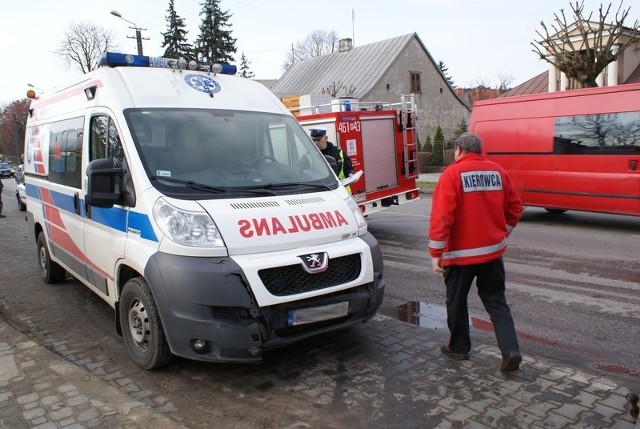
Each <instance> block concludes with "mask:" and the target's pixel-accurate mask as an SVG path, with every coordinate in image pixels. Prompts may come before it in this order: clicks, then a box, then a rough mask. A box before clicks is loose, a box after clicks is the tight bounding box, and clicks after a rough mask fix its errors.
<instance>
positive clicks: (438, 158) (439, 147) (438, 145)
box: [431, 125, 444, 165]
mask: <svg viewBox="0 0 640 429" xmlns="http://www.w3.org/2000/svg"><path fill="white" fill-rule="evenodd" d="M431 154H432V155H431V164H433V165H444V164H443V162H444V133H443V132H442V127H440V125H438V128H436V135H435V136H433V150H432V151H431Z"/></svg>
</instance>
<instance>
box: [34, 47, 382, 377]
mask: <svg viewBox="0 0 640 429" xmlns="http://www.w3.org/2000/svg"><path fill="white" fill-rule="evenodd" d="M232 74H235V70H234V67H232V66H229V65H226V64H225V65H217V64H213V65H203V64H196V63H195V62H189V63H187V62H186V61H184V60H183V59H180V60H171V59H166V58H158V57H148V56H138V55H126V54H119V53H110V52H107V53H105V54H103V56H102V58H101V60H100V67H98V68H97V69H96V70H94V71H92V72H90V73H88V74H86V75H84V76H83V77H82V78H81V79H79V80H78V81H77V82H75V83H73V84H72V85H70V86H68V87H66V88H64V89H61V90H60V91H58V92H56V93H54V94H51V95H46V96H36V95H35V94H34V93H33V92H31V93H30V94H29V95H30V97H31V98H32V101H31V105H30V108H29V117H28V120H27V131H26V136H25V158H26V159H25V181H26V194H27V210H28V218H29V225H30V228H31V230H30V231H31V234H32V236H33V238H34V240H35V242H36V244H37V254H38V262H39V271H40V273H41V276H42V278H43V280H44V281H45V282H46V283H56V282H61V281H64V280H65V278H66V277H67V275H70V276H72V277H74V278H76V279H77V280H78V281H79V282H81V283H82V284H83V285H84V286H86V287H88V288H89V289H91V290H92V291H93V292H94V293H96V294H97V295H98V296H99V297H100V298H102V299H103V300H104V301H106V302H107V303H108V304H109V305H110V306H111V307H112V308H113V309H114V312H115V326H116V330H117V332H118V333H119V334H120V335H122V337H123V340H124V343H125V346H126V349H127V351H128V353H129V355H130V357H131V359H132V360H133V361H134V362H135V363H136V364H137V365H139V366H140V367H142V368H144V369H155V368H160V367H162V366H165V365H167V364H168V363H169V362H170V359H171V357H172V356H174V355H177V356H181V357H185V358H189V359H194V360H201V361H213V362H215V361H227V362H247V363H249V362H252V363H253V362H260V360H261V358H262V354H263V352H264V351H265V350H269V349H272V348H275V347H279V346H283V345H286V344H290V343H292V342H294V341H297V340H300V339H303V338H307V337H309V336H312V335H316V334H320V333H324V332H329V331H334V330H337V329H341V328H344V327H347V326H350V325H353V324H355V323H358V322H364V321H367V320H368V319H370V318H371V317H373V316H374V315H375V313H376V311H377V309H378V308H379V306H380V304H381V303H382V300H383V296H384V289H385V282H384V278H383V262H382V256H381V252H380V247H379V244H378V242H377V241H376V239H375V238H374V237H373V236H372V235H371V234H370V233H369V232H368V231H367V223H366V220H365V219H364V217H363V215H362V213H361V211H360V209H359V208H358V205H357V203H356V202H355V201H354V199H353V198H352V197H351V196H350V195H349V193H348V192H347V191H346V190H345V188H344V186H343V185H342V184H341V183H340V182H339V181H338V179H337V176H336V174H335V172H334V171H333V169H332V166H334V167H335V162H333V161H335V160H332V159H326V158H324V157H323V156H322V154H321V153H320V151H319V150H318V149H317V148H316V147H315V145H314V143H313V141H312V140H311V138H310V137H309V135H308V133H307V132H306V131H305V130H304V129H303V128H302V126H301V125H300V124H299V123H298V121H296V119H295V117H294V116H293V115H292V114H291V113H290V112H289V111H288V109H287V108H286V107H285V106H284V105H283V104H282V103H281V102H280V101H279V100H278V99H277V98H276V97H275V96H274V95H273V94H272V93H271V92H270V91H269V90H268V89H267V88H266V87H265V86H263V85H262V84H260V83H258V82H255V81H252V80H250V79H245V78H241V77H237V76H233V75H232ZM303 159H304V160H309V159H310V160H312V162H311V163H307V164H306V165H302V163H301V160H303Z"/></svg>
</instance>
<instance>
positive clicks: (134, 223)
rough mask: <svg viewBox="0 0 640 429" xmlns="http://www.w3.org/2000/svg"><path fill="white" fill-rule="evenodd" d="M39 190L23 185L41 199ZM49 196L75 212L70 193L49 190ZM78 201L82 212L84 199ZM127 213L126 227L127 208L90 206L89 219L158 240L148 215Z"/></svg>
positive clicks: (31, 194) (57, 206) (27, 192)
mask: <svg viewBox="0 0 640 429" xmlns="http://www.w3.org/2000/svg"><path fill="white" fill-rule="evenodd" d="M39 190H40V187H39V186H36V185H31V184H27V185H26V186H25V192H26V194H27V195H28V196H30V197H32V198H35V199H37V200H41V201H42V197H41V196H40V192H39ZM51 198H52V199H53V202H54V204H55V207H56V208H58V209H61V210H64V211H67V212H69V213H72V214H76V211H75V206H74V197H72V196H71V195H67V194H63V193H61V192H55V191H51ZM79 203H80V207H82V211H83V212H84V207H85V204H84V200H79ZM128 214H129V224H128V227H127V210H125V209H121V208H118V207H112V208H110V209H104V208H100V207H92V208H91V220H92V221H94V222H96V223H99V224H101V225H104V226H106V227H108V228H112V229H115V230H117V231H120V232H128V230H133V231H136V234H137V235H139V236H140V237H141V238H144V239H147V240H150V241H158V237H157V236H156V233H155V232H154V230H153V227H152V226H151V221H150V220H149V216H147V215H145V214H142V213H138V212H134V211H129V212H128ZM138 232H139V234H138Z"/></svg>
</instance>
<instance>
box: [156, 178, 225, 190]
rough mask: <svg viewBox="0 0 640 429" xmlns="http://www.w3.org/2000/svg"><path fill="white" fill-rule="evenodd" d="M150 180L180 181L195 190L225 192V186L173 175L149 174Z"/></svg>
mask: <svg viewBox="0 0 640 429" xmlns="http://www.w3.org/2000/svg"><path fill="white" fill-rule="evenodd" d="M149 178H150V179H152V180H157V181H158V182H161V181H165V182H171V183H180V184H182V185H186V186H189V187H190V188H191V189H195V190H197V191H207V192H213V193H217V194H224V193H226V192H227V190H226V189H225V188H220V187H218V186H211V185H207V184H205V183H198V182H195V181H193V180H183V179H175V178H173V177H163V176H150V177H149Z"/></svg>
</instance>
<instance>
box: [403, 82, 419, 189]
mask: <svg viewBox="0 0 640 429" xmlns="http://www.w3.org/2000/svg"><path fill="white" fill-rule="evenodd" d="M400 97H401V98H400V112H399V114H400V126H401V127H402V148H403V157H402V158H403V159H404V168H403V171H404V178H405V179H406V180H409V179H411V178H415V177H418V170H419V168H418V143H417V139H418V136H417V135H416V103H415V96H414V95H413V94H410V95H405V94H402V95H401V96H400ZM409 131H411V136H409Z"/></svg>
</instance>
